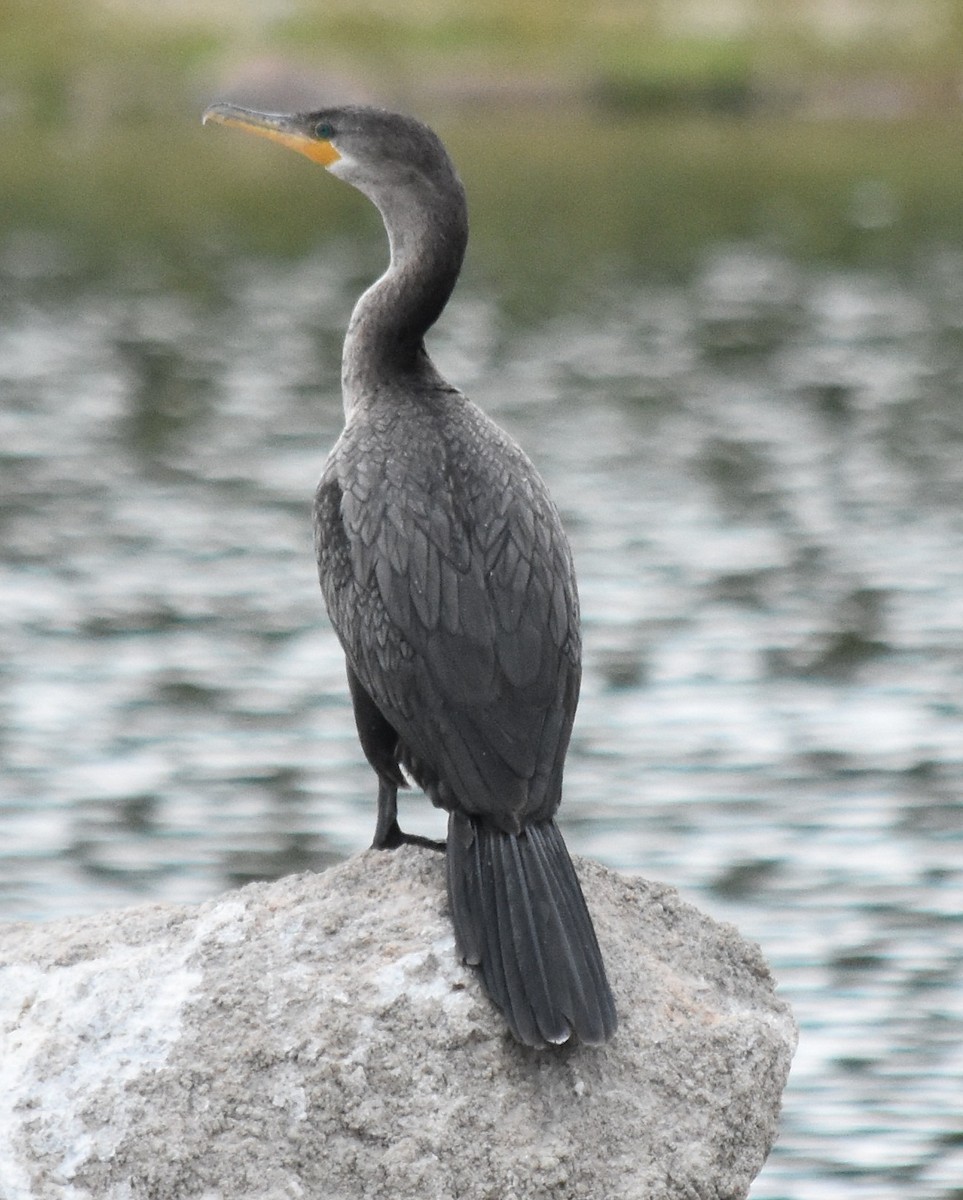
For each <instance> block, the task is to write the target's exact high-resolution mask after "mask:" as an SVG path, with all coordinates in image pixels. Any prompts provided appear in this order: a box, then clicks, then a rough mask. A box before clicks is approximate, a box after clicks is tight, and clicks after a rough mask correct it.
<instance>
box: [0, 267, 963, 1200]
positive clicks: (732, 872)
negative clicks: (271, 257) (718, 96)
mask: <svg viewBox="0 0 963 1200" xmlns="http://www.w3.org/2000/svg"><path fill="white" fill-rule="evenodd" d="M364 278H365V266H364V264H361V263H359V262H357V261H355V259H354V258H353V255H352V251H351V250H349V249H346V248H343V247H332V248H329V249H327V250H324V251H320V252H318V254H317V255H316V256H315V257H313V258H309V259H308V260H306V261H303V262H301V263H300V264H297V265H286V266H278V265H264V264H256V265H254V264H252V265H247V266H243V267H236V266H235V267H233V268H229V269H225V272H224V274H223V276H222V277H221V278H220V279H219V280H218V281H217V286H216V287H214V288H212V289H211V291H210V292H209V293H208V294H207V295H206V296H204V297H199V296H185V295H178V294H172V293H170V292H166V291H164V290H163V289H161V288H158V287H157V286H155V285H154V284H153V282H152V281H151V280H150V279H149V278H146V277H145V278H144V279H142V280H140V281H139V282H138V281H136V280H128V281H127V283H126V284H125V285H124V286H120V285H118V286H117V287H114V288H101V289H93V288H92V289H87V290H83V291H81V292H79V293H78V292H74V293H73V294H72V295H68V296H65V295H64V294H63V292H62V289H60V288H58V287H53V286H50V285H48V283H47V282H46V281H45V280H44V279H43V278H41V279H33V280H31V279H20V280H19V281H18V282H17V284H16V287H15V288H14V289H12V290H11V289H8V292H7V296H6V299H5V300H4V301H3V307H4V321H3V326H2V331H0V378H2V387H3V396H4V400H3V404H2V408H0V468H2V478H3V487H4V498H3V507H2V511H0V754H2V760H3V768H4V769H3V777H2V785H0V786H2V790H0V829H2V843H0V916H2V917H4V918H29V919H49V918H56V917H61V916H64V915H67V914H73V913H77V912H85V911H91V910H94V909H100V908H105V907H114V906H119V905H126V904H132V903H138V902H142V901H146V900H162V901H198V900H201V899H204V898H205V897H208V896H211V895H213V894H215V893H217V892H219V891H221V890H223V889H224V888H226V887H229V886H232V885H235V884H237V883H240V882H244V881H247V880H249V879H253V878H265V877H273V876H276V875H279V874H283V873H285V872H287V871H291V870H295V869H302V868H304V867H314V868H323V867H324V866H325V865H327V864H328V863H330V862H332V861H335V860H337V859H338V858H340V857H342V856H344V855H346V854H349V853H351V852H353V851H355V850H357V849H359V848H361V847H362V846H364V845H366V844H367V843H368V841H369V840H370V836H371V832H372V828H373V814H374V803H373V801H374V787H373V780H372V777H371V774H370V772H369V770H368V768H367V767H366V766H365V765H364V763H363V761H362V758H361V754H360V751H359V749H358V746H357V742H356V738H355V734H354V729H353V721H352V717H351V714H350V711H349V706H348V704H347V699H346V692H345V684H344V673H343V664H342V659H341V654H340V651H339V649H338V647H337V644H336V642H335V639H334V637H333V634H332V633H331V630H330V628H329V627H328V625H327V623H326V621H325V619H324V618H323V615H322V609H321V601H320V597H319V594H318V589H317V583H316V580H315V577H314V567H313V562H312V551H311V534H310V528H309V500H310V496H311V492H312V489H313V486H314V483H315V481H316V478H317V475H318V473H319V470H320V466H321V462H322V460H323V457H324V454H325V452H326V449H327V447H328V446H329V445H330V443H331V442H332V441H333V439H334V437H335V436H336V434H337V430H338V429H339V427H340V422H341V412H340V399H339V394H338V379H337V373H338V364H337V357H338V348H339V342H340V332H341V329H342V328H343V326H344V323H345V320H346V318H347V314H348V312H349V311H350V306H351V302H352V300H353V297H354V295H355V294H356V292H357V290H358V286H359V283H360V282H361V281H362V280H363V279H364ZM580 295H582V296H583V299H581V300H580V301H579V304H578V308H577V311H572V310H571V309H566V310H565V311H564V315H558V316H555V317H551V318H546V319H544V320H542V321H540V322H538V323H536V324H530V325H527V326H526V325H519V326H516V325H513V324H512V323H511V322H509V321H508V320H507V319H506V318H505V317H504V315H503V314H502V313H501V312H500V311H499V308H498V306H497V304H496V303H495V302H494V301H493V299H492V298H491V297H489V296H488V295H487V294H486V293H485V291H484V290H483V289H482V288H480V287H478V286H476V287H474V288H472V286H471V285H470V281H469V284H468V285H467V286H463V287H462V289H461V290H460V291H459V293H458V301H457V303H456V304H454V305H453V307H452V309H451V311H450V313H449V314H448V315H447V316H446V318H445V320H444V323H443V326H442V328H441V329H439V330H438V332H437V334H436V335H435V337H434V339H433V343H432V344H433V350H434V352H435V357H436V359H437V360H438V362H439V364H440V365H441V366H442V368H443V369H444V370H445V371H446V373H448V374H449V375H450V377H451V378H453V379H454V380H456V381H457V382H458V383H460V384H461V385H462V386H463V387H465V388H466V390H468V391H469V393H470V394H471V395H472V396H473V397H474V398H475V399H476V400H477V401H478V402H479V403H481V404H482V405H483V406H484V407H485V408H486V409H487V410H488V411H489V412H491V413H492V414H493V415H494V416H495V417H496V419H498V420H499V421H500V422H501V423H502V424H504V425H505V426H506V427H508V428H509V429H510V430H511V431H512V432H513V433H515V434H516V435H517V436H518V437H519V438H520V439H521V440H522V441H523V443H524V444H525V446H526V447H527V449H528V450H529V451H530V453H531V454H532V456H533V457H534V458H535V460H536V461H537V462H538V464H539V465H540V467H541V469H542V471H543V473H544V474H545V476H546V478H547V479H548V481H549V483H550V486H551V487H552V489H553V492H554V494H555V496H556V498H557V499H558V501H559V503H560V507H561V508H562V511H563V516H564V518H565V521H566V524H567V526H568V528H569V530H570V533H571V537H572V541H573V546H574V551H575V557H576V562H577V564H578V569H579V577H580V585H581V594H582V603H583V610H584V620H585V642H586V653H585V658H586V662H585V682H584V690H583V699H582V703H581V707H580V710H579V719H578V722H577V725H576V731H575V736H574V740H573V746H572V753H571V756H570V759H569V766H568V771H567V775H566V800H565V805H564V807H563V810H562V812H563V817H564V821H563V824H564V827H565V832H566V836H567V838H568V840H569V843H570V845H571V846H572V848H573V849H574V850H576V851H578V852H581V853H586V854H591V855H594V856H596V857H598V858H600V859H602V860H604V861H606V862H608V863H610V864H612V865H613V866H616V867H618V868H623V869H625V870H629V871H639V872H643V873H645V874H647V875H649V876H651V877H654V878H658V879H662V880H666V881H669V882H671V883H673V884H675V885H676V886H678V887H679V888H681V890H682V891H683V893H684V894H685V895H686V896H688V897H689V898H690V899H692V900H693V901H695V902H696V903H697V904H699V905H700V906H702V907H703V908H705V909H707V910H709V911H710V912H712V913H713V914H715V915H716V916H718V917H720V918H723V919H726V920H731V921H734V922H735V923H736V924H737V925H738V926H739V927H740V928H741V930H742V931H743V932H744V933H745V934H746V935H747V936H749V937H750V938H752V939H755V940H757V941H759V942H760V943H761V944H762V946H763V948H764V951H765V953H766V955H767V957H768V959H769V960H770V962H771V963H772V965H773V968H774V971H775V973H776V975H777V978H778V979H779V981H780V985H781V988H782V990H783V992H784V993H785V995H786V996H787V997H788V998H789V999H790V1000H791V1002H792V1004H793V1006H794V1008H795V1011H796V1013H797V1016H798V1018H799V1020H800V1022H801V1025H802V1040H801V1043H800V1048H799V1053H798V1055H797V1058H796V1061H795V1065H794V1069H793V1074H792V1078H791V1082H790V1085H789V1089H788V1092H787V1095H786V1100H785V1111H784V1117H783V1122H782V1134H781V1137H780V1141H779V1143H778V1145H777V1147H776V1149H775V1150H774V1152H773V1155H772V1157H771V1159H770V1162H769V1164H768V1165H767V1167H766V1170H765V1171H764V1173H763V1175H762V1176H761V1177H760V1179H759V1180H758V1181H757V1183H756V1185H755V1187H754V1189H753V1197H754V1198H755V1200H823V1198H826V1200H829V1198H832V1200H857V1198H860V1200H861V1198H863V1197H866V1198H869V1197H872V1198H873V1200H891V1198H892V1200H895V1198H897V1197H900V1198H902V1197H909V1196H912V1197H914V1198H916V1200H927V1198H931V1200H937V1198H939V1200H949V1198H951V1197H957V1198H958V1197H960V1196H961V1195H963V1125H961V1115H960V1114H961V1100H960V1097H961V1095H963V1087H961V1085H963V918H961V912H963V804H961V785H963V753H961V751H963V736H961V716H963V502H961V496H963V402H961V400H960V395H961V383H963V259H961V258H960V257H959V256H958V255H956V254H954V253H952V252H950V251H942V252H940V251H934V252H932V253H931V254H930V255H928V256H926V257H925V259H921V260H920V263H919V269H918V270H917V271H916V272H915V273H914V274H913V275H912V277H907V278H902V279H897V278H894V277H891V276H887V275H885V274H874V273H872V272H869V271H863V272H858V271H850V272H842V271H833V270H829V269H823V268H820V269H817V268H802V267H799V266H797V265H795V264H793V263H792V262H789V261H787V260H786V259H784V258H781V257H779V256H778V255H774V254H771V253H769V252H767V251H764V250H762V249H760V248H758V247H754V246H751V245H738V246H731V247H719V248H717V249H716V250H714V251H713V252H712V253H710V254H708V255H707V256H706V257H705V260H704V261H703V263H702V264H701V266H700V268H699V269H698V271H696V272H695V274H694V275H693V276H692V277H691V278H689V279H687V280H685V281H684V282H680V283H677V284H664V285H654V284H652V283H651V282H649V283H643V282H639V281H626V280H618V281H617V280H614V279H607V280H600V282H599V285H598V289H597V292H596V293H595V294H591V293H589V294H584V293H580ZM559 307H560V309H561V308H562V307H563V306H562V305H560V306H559ZM402 820H403V824H405V825H406V826H407V827H408V828H411V829H412V830H414V831H418V832H424V833H430V834H438V833H440V832H441V827H440V824H439V815H438V814H437V813H435V812H433V811H432V810H431V809H430V808H429V806H427V805H425V804H424V802H423V801H421V800H419V799H418V798H415V799H413V800H411V801H408V802H406V809H405V810H403V817H402Z"/></svg>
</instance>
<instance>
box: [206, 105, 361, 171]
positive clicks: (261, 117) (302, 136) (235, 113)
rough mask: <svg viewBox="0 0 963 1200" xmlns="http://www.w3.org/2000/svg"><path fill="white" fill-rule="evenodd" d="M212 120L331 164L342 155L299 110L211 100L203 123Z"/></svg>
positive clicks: (325, 165)
mask: <svg viewBox="0 0 963 1200" xmlns="http://www.w3.org/2000/svg"><path fill="white" fill-rule="evenodd" d="M208 121H213V122H214V123H215V124H217V125H234V126H236V127H237V128H238V129H246V130H247V132H248V133H257V134H260V136H261V137H266V138H270V139H271V141H273V142H280V143H281V145H282V146H287V147H288V149H290V150H297V151H298V153H299V154H305V155H307V157H308V158H310V159H311V160H312V162H316V163H320V164H321V166H322V167H330V166H331V164H332V163H336V162H337V161H338V159H339V158H340V157H341V155H340V154H339V153H338V151H337V150H336V149H335V148H334V146H333V145H332V143H331V142H329V141H327V140H326V139H325V138H319V137H317V136H315V133H314V130H313V129H312V128H311V124H310V122H309V120H308V118H307V117H305V116H304V115H303V114H300V113H292V114H288V113H265V112H256V111H255V110H254V109H253V108H241V107H240V106H239V105H237V104H212V105H211V106H210V108H208V109H205V111H204V116H203V117H202V118H201V124H202V125H206V124H207V123H208Z"/></svg>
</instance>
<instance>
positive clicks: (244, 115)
mask: <svg viewBox="0 0 963 1200" xmlns="http://www.w3.org/2000/svg"><path fill="white" fill-rule="evenodd" d="M208 118H213V119H216V120H218V121H220V122H222V123H225V124H236V125H240V126H242V127H245V128H249V129H252V130H253V131H254V132H259V133H263V134H266V135H267V136H269V137H272V138H274V139H275V140H278V141H281V142H283V143H285V144H287V145H289V146H291V147H293V148H294V149H298V150H301V151H302V152H303V153H305V154H307V155H308V156H309V157H311V158H314V159H315V160H316V161H319V162H321V163H323V164H324V165H325V166H327V167H328V169H329V170H331V171H332V173H334V174H336V175H339V176H340V177H341V178H343V179H345V180H346V181H347V182H348V183H351V184H353V185H354V186H355V187H357V188H358V189H359V190H360V191H362V192H364V193H365V194H366V195H367V196H369V197H370V199H371V200H372V201H373V202H374V203H375V204H376V205H377V207H378V209H379V210H380V212H381V215H382V217H383V219H384V223H385V227H386V229H387V231H388V238H389V242H390V246H391V262H390V265H389V267H388V269H387V271H386V272H385V274H384V275H383V276H382V277H381V279H379V280H378V281H377V282H376V283H375V284H373V285H372V286H371V287H370V288H369V289H368V290H367V291H366V292H365V294H364V295H363V296H362V297H361V299H360V300H359V301H358V304H357V306H356V308H355V311H354V314H353V315H352V318H351V322H350V325H349V328H348V333H347V337H346V340H345V347H344V358H343V369H342V383H343V391H344V406H345V414H346V422H345V428H344V432H343V433H342V435H341V437H340V438H339V440H338V442H337V444H336V445H335V447H334V449H333V450H332V451H331V454H330V457H329V458H328V461H327V464H326V466H325V469H324V473H323V475H322V478H321V482H320V484H319V486H318V491H317V496H316V500H315V508H314V522H315V542H316V548H317V556H318V566H319V571H320V578H321V588H322V591H323V593H324V599H325V603H326V605H327V609H328V613H329V616H330V618H331V622H332V624H333V626H334V628H335V630H336V632H337V634H338V637H339V639H340V641H341V644H342V646H343V647H344V652H345V657H346V659H347V667H348V682H349V686H350V690H351V696H352V700H353V703H354V708H355V716H356V720H357V725H358V733H359V737H360V739H361V745H362V747H363V749H364V752H365V755H366V756H367V758H368V761H369V762H370V763H371V765H372V767H373V768H374V770H375V771H376V773H377V775H378V780H379V791H378V824H377V829H376V833H375V840H374V845H375V846H379V847H384V848H387V847H393V846H397V845H399V844H400V843H402V842H405V841H422V840H423V839H418V838H412V837H410V836H408V835H406V834H403V833H402V832H401V830H400V829H399V828H398V822H397V790H398V788H399V787H403V786H405V776H404V774H403V773H402V768H404V770H405V771H407V772H408V773H409V774H410V775H411V776H412V777H413V778H414V779H415V780H416V781H417V782H418V784H419V785H420V786H421V787H422V788H423V789H424V790H425V792H426V793H427V794H428V796H429V797H430V798H431V800H432V801H433V803H435V804H436V805H439V806H440V807H442V808H444V809H447V810H448V812H449V814H450V815H449V823H448V841H447V873H448V892H449V897H450V902H451V911H452V920H453V923H454V927H455V935H456V939H457V942H458V947H459V949H460V951H461V953H462V955H463V956H464V958H465V960H466V961H467V962H469V963H471V964H473V965H474V966H477V967H478V969H479V971H480V973H481V977H482V979H483V981H484V984H485V988H486V990H487V991H488V994H489V995H490V996H491V998H492V1000H494V1002H495V1003H496V1004H497V1005H498V1007H499V1008H500V1009H501V1010H502V1012H503V1013H504V1015H505V1018H506V1020H507V1022H508V1024H509V1026H510V1028H511V1030H512V1032H513V1033H514V1034H515V1036H516V1037H517V1038H518V1039H519V1040H520V1041H522V1042H524V1043H526V1044H528V1045H533V1046H538V1045H544V1044H546V1043H561V1042H565V1041H567V1040H568V1039H569V1038H572V1037H577V1038H578V1039H580V1040H581V1041H583V1042H589V1043H593V1044H595V1043H601V1042H604V1041H605V1040H606V1039H607V1038H609V1037H610V1036H611V1035H612V1033H613V1032H614V1030H615V1026H616V1015H615V1006H614V1003H613V1000H612V995H611V992H610V990H609V986H608V982H607V980H606V977H605V969H604V966H603V964H602V959H601V955H600V953H599V948H598V943H597V941H596V938H595V932H594V930H593V927H592V922H591V919H590V917H589V914H588V910H587V909H586V907H585V901H584V899H583V897H582V892H581V889H580V887H579V883H578V879H577V877H576V875H575V870H574V868H573V866H572V862H571V859H570V858H569V856H568V852H567V850H566V849H565V844H564V842H563V841H562V837H561V834H560V833H559V830H558V827H557V826H556V824H555V821H554V819H553V818H554V814H555V812H556V810H557V808H558V806H559V802H560V800H561V787H562V769H563V764H564V760H565V753H566V750H567V748H568V742H569V736H570V734H571V729H572V721H573V719H574V716H575V707H576V704H577V701H578V691H579V678H580V637H579V620H578V599H577V596H576V589H575V574H574V570H573V567H572V559H571V553H570V551H569V546H568V542H567V540H566V537H565V534H564V531H563V529H562V526H561V522H560V520H559V517H558V512H557V511H556V509H555V506H554V504H553V503H552V500H551V498H550V496H549V494H548V491H547V489H546V487H545V484H544V483H543V482H542V480H541V478H540V477H539V475H538V473H537V472H536V470H535V468H534V467H533V466H532V464H531V463H530V462H529V460H528V458H527V457H526V456H525V454H524V453H523V451H522V450H521V449H520V448H519V446H518V445H517V444H516V443H515V442H514V441H513V440H512V439H511V438H510V437H509V436H508V435H507V434H505V433H504V432H503V431H502V430H500V429H499V428H498V427H497V426H496V425H495V424H493V423H492V422H491V421H490V420H489V419H488V417H486V416H485V415H484V413H482V412H481V410H480V409H479V408H477V407H476V406H475V405H474V404H472V402H471V401H469V400H468V399H467V398H466V397H465V396H463V395H462V394H461V392H459V391H458V390H457V389H455V388H453V387H451V385H450V384H448V383H446V382H445V380H443V379H442V378H441V376H440V375H439V374H438V372H437V371H436V370H435V367H434V365H433V364H432V362H431V360H430V359H429V357H428V355H427V353H426V352H425V348H424V342H423V338H424V335H425V332H426V331H427V329H428V328H429V327H430V326H431V325H432V324H433V322H434V321H435V320H436V319H437V317H438V316H439V314H440V313H441V311H442V309H443V308H444V306H445V304H446V302H447V300H448V297H449V295H450V294H451V290H452V288H453V287H454V285H455V281H456V279H457V277H458V273H459V270H460V268H461V262H462V257H463V255H464V249H465V244H466V241H467V236H468V222H467V213H466V207H465V197H464V191H463V189H462V186H461V182H460V181H459V179H458V177H457V175H456V173H455V170H454V167H453V166H452V164H451V161H450V159H449V158H448V155H447V154H446V152H445V150H444V147H443V146H442V144H441V142H440V141H439V140H438V138H437V137H436V136H435V134H434V133H432V131H431V130H430V129H428V128H427V127H426V126H424V125H422V124H421V123H420V122H418V121H415V120H413V119H411V118H409V117H404V116H399V115H397V114H394V113H387V112H382V111H380V110H377V109H369V108H354V107H349V108H332V109H326V110H323V111H320V112H314V113H308V114H298V115H294V116H285V115H275V114H260V113H252V112H249V111H247V110H243V109H237V108H235V107H233V106H229V105H215V106H214V107H213V108H212V109H209V110H208V113H207V114H206V115H205V119H208Z"/></svg>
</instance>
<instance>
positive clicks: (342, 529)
mask: <svg viewBox="0 0 963 1200" xmlns="http://www.w3.org/2000/svg"><path fill="white" fill-rule="evenodd" d="M315 525H316V538H317V549H318V562H319V568H320V575H321V584H322V589H323V592H324V596H325V602H326V604H327V607H328V612H329V615H330V617H331V620H332V623H333V625H334V627H335V629H336V631H337V633H338V636H339V638H340V639H341V642H342V644H343V646H344V649H345V652H346V655H347V658H348V662H349V665H350V667H351V668H352V670H353V671H354V672H355V673H356V675H357V677H358V678H359V680H360V681H361V683H362V684H363V686H364V687H365V689H366V690H367V691H368V693H369V694H370V696H371V698H372V699H373V700H374V702H375V704H376V705H377V706H378V707H379V709H380V710H381V711H382V713H383V714H384V716H385V717H386V718H387V719H388V720H389V721H390V722H391V724H392V725H393V726H394V727H395V729H396V730H397V732H398V734H399V736H400V738H401V742H402V745H403V749H404V751H406V753H407V756H408V758H409V759H410V762H408V763H406V765H408V766H409V767H410V768H412V769H413V770H414V772H415V775H416V777H417V778H418V779H419V782H420V783H422V785H423V786H425V787H426V788H427V790H428V791H429V793H430V794H431V795H432V799H434V800H435V802H436V803H440V804H442V805H443V806H444V807H446V808H457V809H458V810H460V811H464V812H469V813H474V814H479V815H482V816H485V817H487V818H489V819H491V820H492V821H493V822H495V823H496V824H498V825H499V826H500V827H503V828H506V829H517V828H519V827H520V826H521V824H523V823H524V822H525V821H527V820H530V819H541V818H543V817H545V816H548V815H550V814H551V813H553V812H554V811H555V809H556V808H557V806H558V802H559V799H560V792H561V776H562V764H563V761H564V757H565V751H566V749H567V746H568V739H569V734H570V732H571V725H572V719H573V716H574V712H575V705H576V702H577V696H578V686H579V672H580V666H579V661H580V641H579V630H578V602H577V597H576V591H575V579H574V572H573V568H572V562H571V554H570V551H569V547H568V542H567V540H566V538H565V534H564V532H563V530H562V527H561V522H560V520H559V517H558V513H557V511H556V509H555V506H554V504H553V503H552V501H551V499H550V497H549V495H548V491H547V488H546V487H545V484H544V483H543V481H542V480H541V478H540V477H539V475H538V473H537V472H536V471H535V469H534V467H533V466H532V464H531V463H530V461H529V460H528V458H527V457H526V456H525V454H524V453H523V452H522V450H521V449H520V448H519V447H518V446H517V444H516V443H515V442H514V441H513V440H512V439H511V438H509V437H508V435H507V434H505V433H504V432H503V431H502V430H500V429H499V428H498V427H497V426H496V425H495V424H494V423H493V422H491V421H490V420H489V419H488V418H487V417H486V416H485V415H484V414H483V413H482V412H481V410H480V409H478V408H477V407H476V406H475V405H474V404H472V403H471V402H470V401H468V400H466V399H465V397H463V396H462V395H461V394H460V393H458V392H456V391H454V390H453V389H445V388H435V389H433V390H432V391H431V392H430V393H422V394H421V395H419V396H417V397H409V396H406V395H404V394H402V395H398V394H390V393H388V394H385V395H384V396H383V397H381V398H379V399H376V400H374V401H371V402H369V403H367V404H365V405H364V406H361V407H359V408H356V409H355V411H354V412H353V413H352V416H351V418H350V419H349V421H348V423H347V425H346V427H345V430H344V432H343V434H342V436H341V438H340V440H339V441H338V443H337V445H336V446H335V448H334V450H333V451H332V453H331V456H330V458H329V461H328V464H327V466H326V468H325V472H324V475H323V477H322V480H321V484H320V486H319V488H318V493H317V501H316V507H315Z"/></svg>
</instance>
